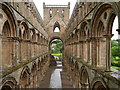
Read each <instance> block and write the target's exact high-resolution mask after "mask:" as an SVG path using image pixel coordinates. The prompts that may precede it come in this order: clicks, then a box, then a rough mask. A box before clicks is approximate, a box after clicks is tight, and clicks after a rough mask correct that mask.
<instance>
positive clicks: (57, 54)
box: [52, 53, 62, 56]
mask: <svg viewBox="0 0 120 90" xmlns="http://www.w3.org/2000/svg"><path fill="white" fill-rule="evenodd" d="M52 55H54V56H60V55H62V53H52Z"/></svg>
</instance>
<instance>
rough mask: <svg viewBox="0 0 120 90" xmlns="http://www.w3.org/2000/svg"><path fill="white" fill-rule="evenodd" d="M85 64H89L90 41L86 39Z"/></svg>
mask: <svg viewBox="0 0 120 90" xmlns="http://www.w3.org/2000/svg"><path fill="white" fill-rule="evenodd" d="M87 63H90V39H87Z"/></svg>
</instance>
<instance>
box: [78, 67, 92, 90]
mask: <svg viewBox="0 0 120 90" xmlns="http://www.w3.org/2000/svg"><path fill="white" fill-rule="evenodd" d="M80 85H81V88H84V89H87V88H89V87H90V83H89V75H88V71H87V69H86V68H85V67H84V66H82V67H81V70H80Z"/></svg>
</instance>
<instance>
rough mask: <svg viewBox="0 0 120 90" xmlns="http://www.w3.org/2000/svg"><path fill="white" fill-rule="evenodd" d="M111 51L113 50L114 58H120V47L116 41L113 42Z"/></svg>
mask: <svg viewBox="0 0 120 90" xmlns="http://www.w3.org/2000/svg"><path fill="white" fill-rule="evenodd" d="M111 50H112V57H113V58H116V57H119V58H120V45H118V42H117V41H115V40H111Z"/></svg>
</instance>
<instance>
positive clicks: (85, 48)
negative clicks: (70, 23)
mask: <svg viewBox="0 0 120 90" xmlns="http://www.w3.org/2000/svg"><path fill="white" fill-rule="evenodd" d="M80 40H81V41H82V43H81V46H80V47H81V48H80V49H81V50H80V57H81V58H82V59H83V60H84V61H85V62H88V60H89V57H90V55H89V53H88V52H90V24H89V22H88V21H87V20H84V21H83V22H82V23H81V25H80Z"/></svg>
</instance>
